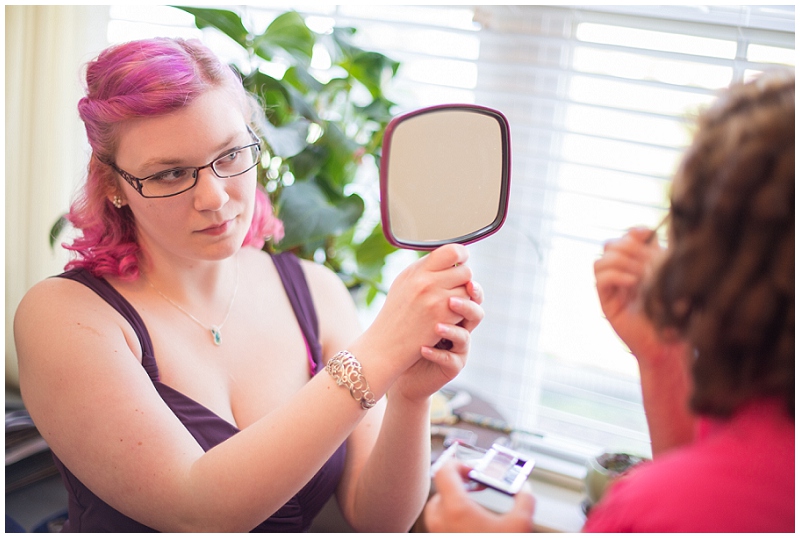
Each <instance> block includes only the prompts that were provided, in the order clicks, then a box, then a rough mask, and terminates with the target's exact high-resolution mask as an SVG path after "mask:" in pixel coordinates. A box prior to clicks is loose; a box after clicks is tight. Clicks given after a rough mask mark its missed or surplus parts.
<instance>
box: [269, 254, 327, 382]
mask: <svg viewBox="0 0 800 538" xmlns="http://www.w3.org/2000/svg"><path fill="white" fill-rule="evenodd" d="M272 261H273V262H274V263H275V268H276V269H277V270H278V274H279V275H280V277H281V281H282V282H283V287H284V289H285V290H286V295H287V296H288V297H289V302H290V303H291V304H292V308H293V309H294V314H295V317H297V322H298V324H299V325H300V329H301V330H302V332H303V337H304V338H305V341H306V346H307V347H308V350H309V352H310V357H309V360H310V361H312V364H311V366H312V367H313V368H312V370H311V375H312V376H313V375H314V374H316V373H317V372H319V371H320V370H321V369H322V368H323V367H324V365H323V364H322V344H320V341H319V321H318V320H317V311H316V309H315V308H314V301H313V299H312V298H311V290H310V289H309V287H308V282H307V281H306V277H305V274H304V273H303V267H302V266H301V265H300V260H298V259H297V256H295V255H294V254H293V253H291V252H288V251H287V252H281V253H280V254H273V255H272Z"/></svg>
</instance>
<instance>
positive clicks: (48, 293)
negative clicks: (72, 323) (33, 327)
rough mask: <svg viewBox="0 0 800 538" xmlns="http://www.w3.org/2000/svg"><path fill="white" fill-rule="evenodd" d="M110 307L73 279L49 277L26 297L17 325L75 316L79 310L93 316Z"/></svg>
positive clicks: (18, 315)
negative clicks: (95, 312)
mask: <svg viewBox="0 0 800 538" xmlns="http://www.w3.org/2000/svg"><path fill="white" fill-rule="evenodd" d="M103 305H106V306H107V309H109V310H110V307H109V306H108V305H107V303H105V301H103V300H102V299H101V298H100V297H99V296H98V295H97V294H96V293H95V292H93V291H92V290H90V289H89V288H87V287H86V286H84V285H83V284H80V283H78V282H75V281H73V280H69V279H65V278H57V277H53V278H47V279H45V280H42V281H41V282H38V283H36V284H34V285H33V287H31V288H30V289H29V290H28V291H27V292H26V293H25V295H24V296H23V298H22V300H21V301H20V304H19V306H18V307H17V311H16V315H15V316H14V323H15V326H22V327H25V326H26V325H27V324H28V323H34V324H37V323H40V322H42V321H45V320H48V321H53V320H58V319H64V320H67V319H70V318H71V319H75V316H76V315H77V316H79V315H80V314H79V313H80V312H85V313H86V314H87V315H91V312H93V311H98V310H100V311H102V310H106V308H103Z"/></svg>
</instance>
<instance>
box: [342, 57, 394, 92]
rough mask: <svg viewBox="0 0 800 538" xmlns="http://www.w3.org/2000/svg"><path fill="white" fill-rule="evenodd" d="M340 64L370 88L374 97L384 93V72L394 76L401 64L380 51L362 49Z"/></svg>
mask: <svg viewBox="0 0 800 538" xmlns="http://www.w3.org/2000/svg"><path fill="white" fill-rule="evenodd" d="M340 65H341V66H342V67H344V68H345V69H346V70H347V72H348V73H350V75H351V76H352V77H353V78H355V79H356V80H357V81H359V82H360V83H361V84H363V85H364V86H365V87H366V88H367V89H368V90H369V93H370V94H371V95H372V97H373V99H377V98H378V97H380V96H381V95H382V94H383V90H382V86H383V80H384V74H387V75H388V74H389V73H391V75H392V76H393V75H394V74H395V73H396V72H397V68H398V66H399V65H400V64H399V63H397V62H395V61H394V60H390V59H389V58H387V57H386V56H384V55H383V54H380V53H378V52H364V51H362V52H360V53H358V54H356V55H355V56H352V57H350V58H347V59H345V60H344V61H342V63H341V64H340Z"/></svg>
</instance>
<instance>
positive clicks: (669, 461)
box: [583, 400, 795, 532]
mask: <svg viewBox="0 0 800 538" xmlns="http://www.w3.org/2000/svg"><path fill="white" fill-rule="evenodd" d="M794 458H795V453H794V420H793V419H792V418H790V417H789V416H788V415H786V413H785V412H784V411H783V404H782V403H780V402H778V401H775V400H762V401H758V402H753V403H750V404H747V405H745V406H744V407H743V408H742V409H740V410H739V411H738V412H737V413H736V414H735V415H734V416H733V417H732V418H731V419H729V420H726V421H719V420H712V419H707V418H706V419H702V420H701V433H700V434H699V436H698V439H697V441H695V442H694V443H692V444H691V445H688V446H686V447H681V448H679V449H676V450H674V451H673V452H670V453H668V454H664V455H662V456H660V457H658V458H657V459H656V460H655V461H653V462H649V463H646V464H643V465H641V466H640V467H637V468H636V469H634V470H633V471H631V473H630V474H629V475H627V476H625V477H623V478H621V479H619V480H618V481H617V482H616V483H615V484H614V485H613V486H612V487H611V488H610V489H609V490H608V491H607V492H606V494H605V496H604V497H603V500H602V501H601V502H600V503H598V504H597V505H596V506H595V507H593V508H592V510H591V512H590V513H589V518H588V520H587V521H586V524H585V525H584V528H583V530H584V532H794V530H795V527H794V514H795V490H794V482H795V480H794Z"/></svg>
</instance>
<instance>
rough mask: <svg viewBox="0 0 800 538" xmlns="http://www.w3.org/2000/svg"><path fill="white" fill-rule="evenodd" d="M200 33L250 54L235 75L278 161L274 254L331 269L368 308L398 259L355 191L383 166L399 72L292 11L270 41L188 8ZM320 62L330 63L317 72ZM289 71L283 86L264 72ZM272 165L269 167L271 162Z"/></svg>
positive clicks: (338, 32) (271, 171) (223, 13)
mask: <svg viewBox="0 0 800 538" xmlns="http://www.w3.org/2000/svg"><path fill="white" fill-rule="evenodd" d="M180 9H182V10H184V11H186V12H188V13H191V14H192V15H194V17H195V24H196V26H197V27H198V28H201V29H202V28H209V27H211V28H216V29H217V30H219V31H221V32H222V33H224V34H225V35H227V36H228V37H229V38H231V39H232V40H233V41H234V42H235V43H237V44H238V45H239V46H240V47H241V48H242V50H243V51H244V53H245V55H246V57H247V59H248V65H243V66H242V65H235V66H234V67H235V68H236V69H238V70H239V72H240V73H241V75H242V78H243V82H244V85H245V87H246V88H247V89H248V90H249V91H250V92H252V93H253V94H255V95H257V96H258V97H259V98H260V99H261V102H262V104H263V105H264V110H265V112H266V115H267V119H268V124H267V125H266V132H265V133H264V138H265V140H264V142H265V143H266V147H267V149H268V152H269V155H270V160H269V165H268V166H263V167H262V170H261V172H260V178H259V179H260V181H261V183H262V185H264V186H265V188H266V189H267V191H268V192H269V193H270V197H271V199H272V201H273V204H274V207H275V209H276V212H277V214H278V217H279V218H280V219H281V220H283V222H284V228H285V232H286V235H285V236H284V238H283V239H282V240H281V242H280V243H277V244H274V243H271V242H270V243H268V245H267V247H266V248H268V249H270V250H288V249H291V250H294V251H295V252H297V254H298V255H300V256H301V257H304V258H308V259H312V258H313V259H315V260H316V261H318V262H321V263H324V264H326V265H328V266H329V267H330V268H331V269H333V270H334V271H336V272H337V273H338V274H339V275H340V276H341V277H342V279H343V280H344V281H345V283H346V284H347V285H348V287H350V288H355V287H361V286H366V289H367V293H366V296H365V297H364V298H365V300H366V301H367V302H368V303H369V302H370V301H371V300H372V299H373V298H374V297H375V295H376V293H377V292H378V291H379V290H380V283H381V273H382V269H383V265H384V261H385V259H386V256H388V255H389V254H390V253H391V252H393V251H394V248H393V247H392V246H390V245H389V244H388V243H387V242H386V240H385V239H384V236H383V231H382V229H381V226H380V223H379V222H378V223H375V222H369V221H368V220H369V219H368V218H367V217H366V216H365V212H364V209H365V201H364V199H363V197H362V196H361V195H360V194H359V193H357V192H354V191H353V183H354V180H355V178H356V170H357V168H358V167H359V166H360V164H361V163H362V162H364V161H365V160H368V159H369V160H373V161H374V162H378V160H379V158H380V149H381V142H382V140H383V133H384V130H385V128H386V125H387V123H388V122H389V120H390V119H391V116H392V114H391V109H392V107H393V105H394V103H392V102H391V101H389V100H388V99H387V98H386V96H385V95H384V88H385V86H386V83H387V82H388V81H389V80H390V79H391V78H392V77H394V75H395V74H396V73H397V69H398V67H399V63H398V62H395V61H393V60H391V59H389V58H387V57H386V56H384V55H383V54H379V53H377V52H370V51H366V50H363V49H361V48H359V47H357V46H355V45H354V44H353V43H352V39H351V38H352V36H353V34H354V33H355V29H353V28H338V27H335V28H333V29H332V31H331V32H330V33H325V34H318V33H316V32H313V31H312V30H310V29H309V27H308V26H307V25H306V23H305V21H304V19H303V17H302V16H301V15H300V14H299V13H297V12H295V11H288V12H286V13H283V14H281V15H279V16H278V17H276V18H275V19H274V20H273V21H272V22H271V23H270V24H269V25H268V26H267V28H266V29H265V30H264V31H263V32H262V33H254V32H252V31H251V30H249V29H248V28H247V27H246V25H245V23H244V21H243V19H242V17H241V16H240V15H239V14H237V13H236V12H234V11H229V10H220V9H208V8H195V7H180ZM314 54H323V55H324V56H326V57H327V58H329V63H328V64H327V65H326V66H325V67H324V68H323V69H320V68H316V69H312V67H311V61H312V57H313V55H314ZM267 66H273V67H278V70H283V74H282V76H278V75H275V74H267V73H272V71H270V70H268V69H265V67H267ZM264 162H265V164H266V161H264Z"/></svg>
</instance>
